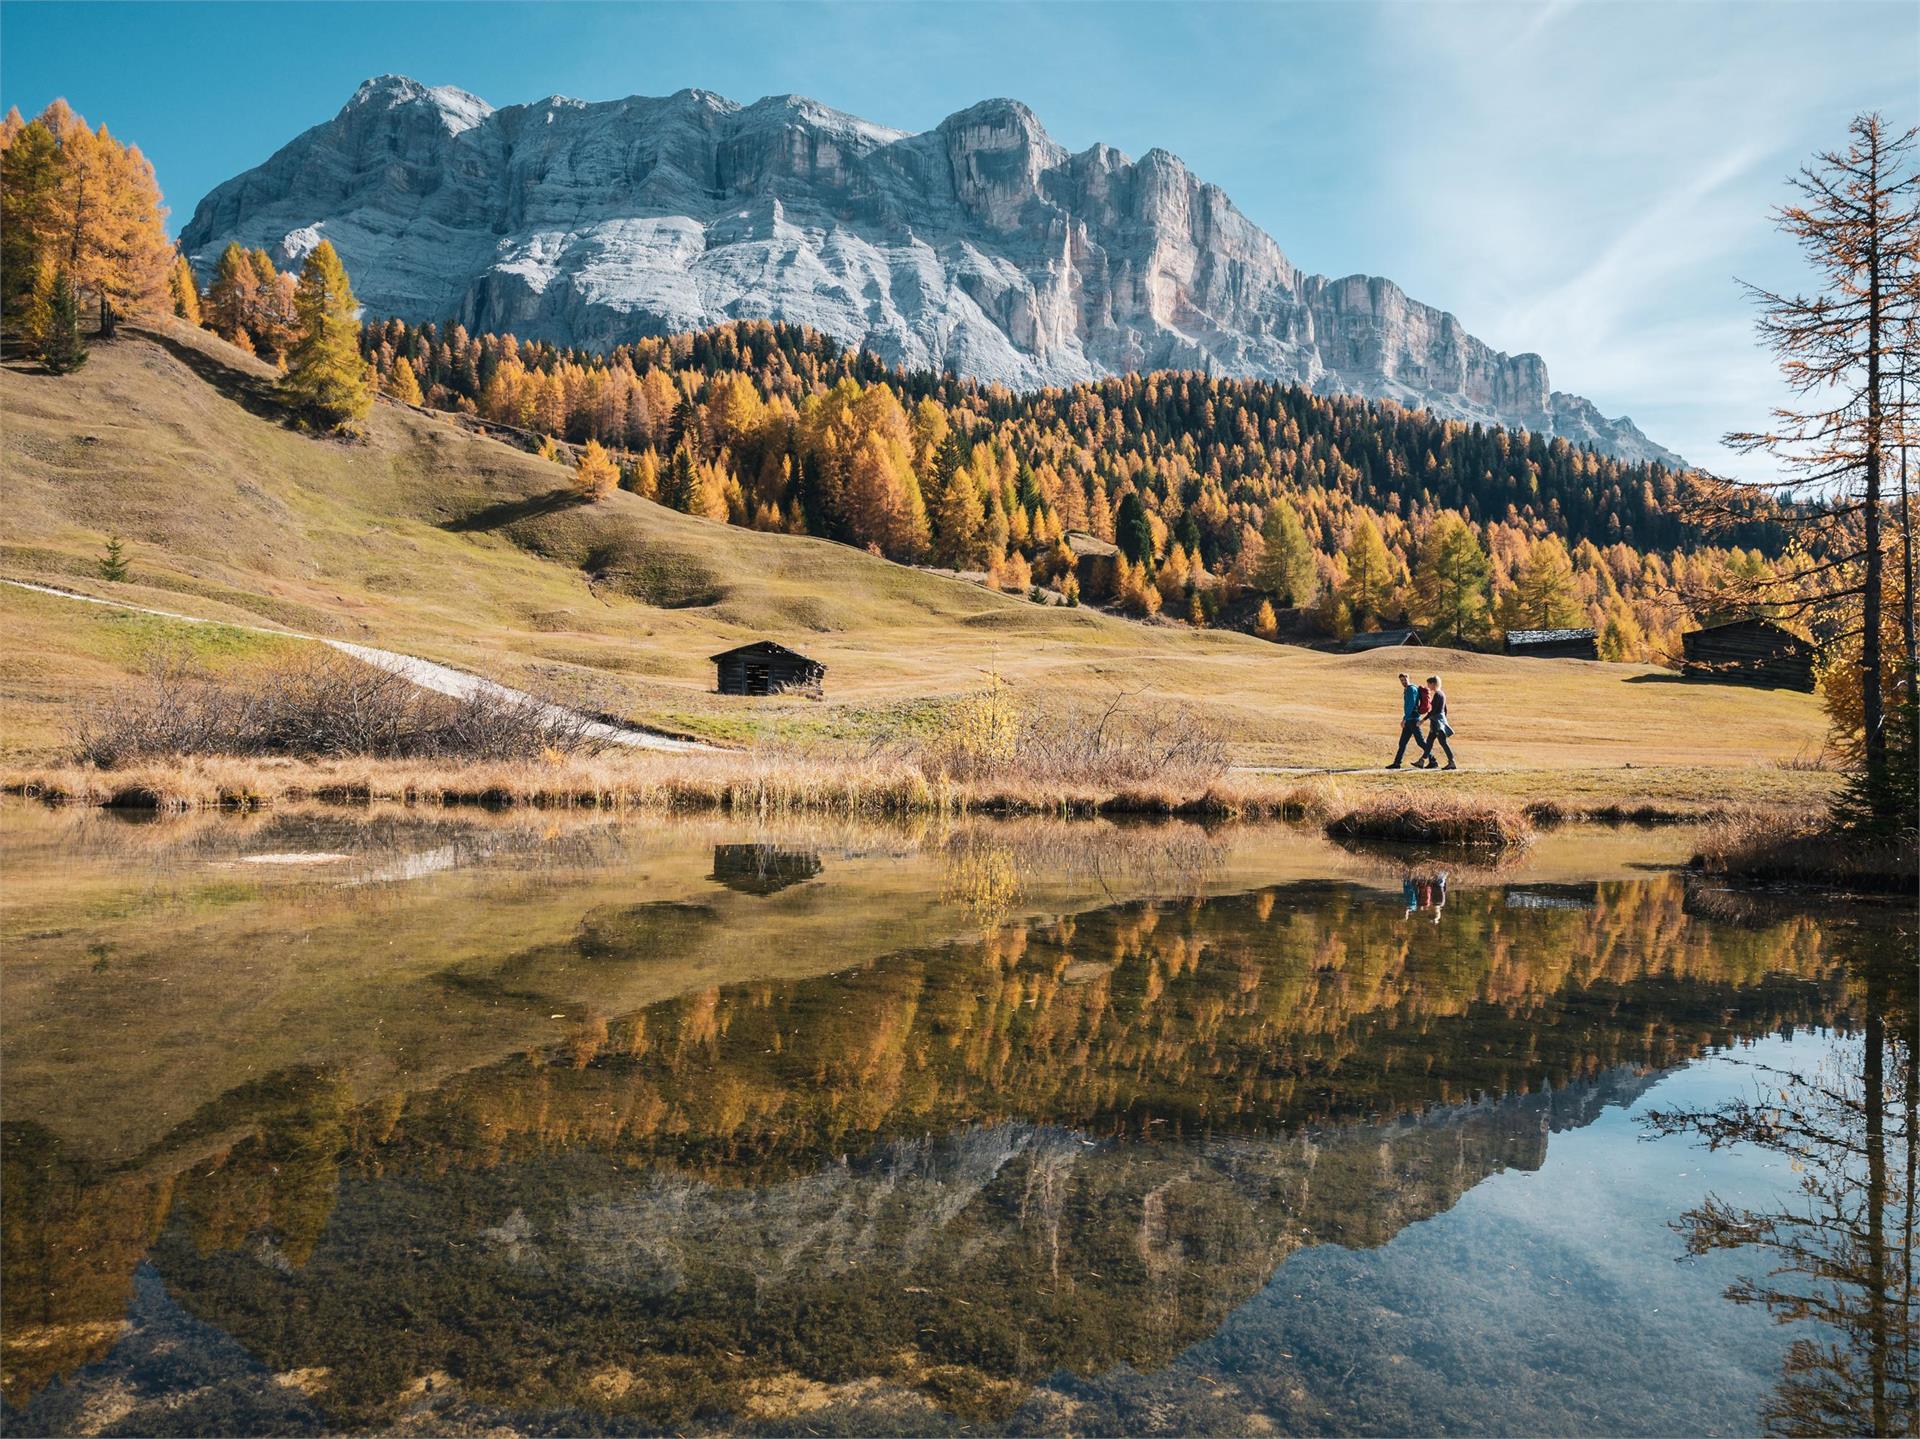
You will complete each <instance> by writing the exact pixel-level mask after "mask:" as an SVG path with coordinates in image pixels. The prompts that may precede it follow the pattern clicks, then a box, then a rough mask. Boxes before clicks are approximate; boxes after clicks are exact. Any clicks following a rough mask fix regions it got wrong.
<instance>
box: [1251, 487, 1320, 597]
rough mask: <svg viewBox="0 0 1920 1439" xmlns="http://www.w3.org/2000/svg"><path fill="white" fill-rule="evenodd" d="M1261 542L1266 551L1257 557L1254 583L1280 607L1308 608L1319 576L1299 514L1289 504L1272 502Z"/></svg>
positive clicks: (1278, 501) (1280, 500)
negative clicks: (1296, 606) (1258, 565)
mask: <svg viewBox="0 0 1920 1439" xmlns="http://www.w3.org/2000/svg"><path fill="white" fill-rule="evenodd" d="M1260 538H1261V540H1262V541H1264V542H1265V544H1266V550H1265V551H1264V552H1263V553H1262V555H1261V557H1260V568H1259V570H1258V572H1257V573H1256V575H1255V583H1256V584H1258V585H1259V586H1260V588H1261V589H1263V590H1265V591H1267V592H1268V593H1269V594H1271V595H1273V596H1274V597H1275V598H1276V599H1278V600H1279V601H1280V603H1281V604H1283V605H1305V604H1311V603H1312V602H1313V595H1314V591H1315V590H1316V589H1317V588H1319V584H1320V574H1319V570H1318V569H1317V568H1316V566H1315V565H1314V562H1313V543H1312V541H1310V540H1308V538H1307V532H1306V529H1305V527H1304V526H1303V525H1301V523H1300V512H1299V511H1298V510H1296V509H1294V507H1293V506H1292V504H1290V503H1289V502H1288V501H1286V500H1284V499H1275V500H1274V501H1273V502H1272V503H1271V504H1269V505H1268V506H1267V516H1266V520H1265V521H1264V523H1262V525H1261V527H1260Z"/></svg>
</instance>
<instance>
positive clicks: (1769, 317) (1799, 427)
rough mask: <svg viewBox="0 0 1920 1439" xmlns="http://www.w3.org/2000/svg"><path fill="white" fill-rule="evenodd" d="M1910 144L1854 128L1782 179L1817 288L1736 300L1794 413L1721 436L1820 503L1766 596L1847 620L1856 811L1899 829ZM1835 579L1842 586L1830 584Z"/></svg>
mask: <svg viewBox="0 0 1920 1439" xmlns="http://www.w3.org/2000/svg"><path fill="white" fill-rule="evenodd" d="M1915 134H1916V132H1915V131H1914V130H1908V131H1906V132H1904V133H1902V134H1899V135H1893V134H1890V133H1889V132H1888V130H1887V127H1886V122H1885V121H1884V120H1883V119H1882V118H1881V117H1880V116H1879V115H1877V114H1868V115H1861V116H1858V117H1857V118H1855V120H1854V121H1853V122H1852V124H1851V125H1849V126H1848V135H1849V140H1848V144H1847V148H1846V149H1845V150H1842V151H1830V152H1828V153H1825V154H1822V155H1820V156H1819V157H1818V158H1817V159H1816V160H1815V161H1814V162H1813V163H1812V164H1810V165H1807V166H1805V167H1803V168H1802V169H1801V171H1800V173H1799V174H1798V175H1796V176H1795V177H1794V178H1793V180H1792V182H1791V183H1792V185H1793V188H1794V190H1795V191H1796V193H1797V195H1798V199H1797V200H1796V201H1795V202H1794V203H1792V204H1788V205H1785V206H1782V207H1781V208H1780V209H1779V210H1778V211H1776V212H1775V218H1776V219H1777V221H1778V223H1779V226H1780V228H1781V229H1782V230H1783V231H1785V232H1786V233H1787V234H1789V235H1791V236H1793V238H1794V239H1795V240H1797V241H1798V242H1799V244H1800V248H1801V251H1802V253H1804V254H1805V256H1806V257H1807V259H1808V261H1809V262H1810V263H1811V265H1812V267H1813V269H1814V271H1815V273H1816V274H1817V275H1818V277H1819V288H1818V289H1817V290H1816V291H1815V292H1814V293H1812V294H1810V295H1801V294H1791V295H1790V294H1784V293H1779V292H1775V291H1772V290H1768V289H1764V288H1762V287H1760V286H1757V285H1749V286H1747V289H1748V291H1749V293H1750V294H1751V295H1752V296H1753V297H1754V299H1755V301H1756V302H1757V303H1758V305H1759V308H1760V320H1759V331H1760V336H1761V338H1762V339H1763V340H1764V341H1765V342H1766V344H1767V345H1768V346H1769V348H1771V349H1772V350H1773V351H1774V352H1775V354H1777V355H1778V356H1779V357H1780V369H1781V373H1782V374H1783V375H1784V376H1785V377H1786V381H1787V385H1788V387H1789V388H1790V389H1791V390H1792V392H1793V394H1794V397H1795V400H1796V402H1797V403H1795V404H1791V405H1786V406H1782V407H1780V408H1778V409H1776V410H1775V411H1774V413H1773V420H1772V423H1771V424H1770V425H1769V426H1768V427H1767V428H1766V429H1765V430H1757V431H1742V432H1737V433H1734V434H1731V435H1729V436H1727V443H1728V444H1729V445H1731V446H1732V447H1734V448H1735V449H1738V450H1741V451H1743V452H1747V453H1752V452H1756V451H1765V452H1767V453H1769V454H1771V455H1773V456H1774V458H1775V459H1776V460H1777V461H1778V462H1779V463H1780V465H1781V466H1782V468H1783V469H1784V470H1785V471H1786V472H1787V475H1788V477H1789V478H1788V480H1787V481H1786V483H1787V484H1791V485H1797V486H1799V487H1800V488H1801V490H1802V491H1803V492H1806V493H1810V494H1812V495H1815V496H1818V497H1820V498H1821V499H1823V500H1825V501H1826V502H1827V503H1824V504H1822V505H1820V506H1819V507H1818V517H1817V520H1816V521H1815V522H1816V523H1817V524H1818V525H1819V527H1820V537H1819V541H1818V542H1816V543H1814V544H1811V545H1808V546H1807V547H1806V550H1805V552H1806V553H1807V555H1808V556H1809V560H1808V562H1807V563H1804V564H1799V565H1795V566H1792V567H1790V568H1788V569H1787V570H1786V571H1785V572H1784V573H1782V574H1779V575H1778V576H1776V583H1774V584H1772V585H1770V586H1769V587H1768V593H1767V595H1766V596H1765V598H1766V599H1767V600H1768V601H1769V602H1771V603H1772V604H1774V605H1775V606H1778V607H1784V608H1785V609H1787V610H1789V611H1793V612H1802V613H1804V612H1806V611H1809V610H1815V611H1817V610H1820V609H1823V608H1829V607H1831V606H1832V605H1833V604H1834V602H1835V601H1836V600H1839V601H1841V602H1842V603H1844V604H1845V605H1846V606H1847V608H1848V609H1850V610H1852V611H1853V613H1852V614H1850V615H1848V616H1847V620H1846V622H1845V623H1844V624H1843V625H1842V626H1841V627H1840V628H1839V629H1838V630H1837V631H1836V633H1835V635H1834V640H1835V641H1836V642H1839V643H1845V641H1846V640H1847V638H1848V637H1852V638H1853V639H1854V640H1855V641H1856V642H1857V644H1858V652H1859V662H1858V669H1859V686H1860V726H1861V755H1862V760H1863V768H1864V771H1865V772H1864V774H1863V776H1862V781H1863V790H1864V793H1863V794H1862V796H1861V807H1862V808H1863V809H1864V810H1865V812H1866V817H1867V818H1868V819H1869V821H1870V822H1871V823H1873V824H1874V825H1876V826H1886V825H1889V824H1891V823H1893V822H1895V820H1896V819H1897V818H1898V817H1899V816H1900V815H1901V813H1902V812H1903V811H1904V813H1905V815H1906V816H1908V817H1909V819H1910V817H1911V815H1912V814H1913V811H1914V806H1915V799H1914V788H1915V787H1914V783H1913V776H1912V774H1906V775H1902V776H1899V777H1898V778H1897V780H1896V777H1895V776H1894V775H1893V773H1892V770H1891V766H1890V764H1889V759H1888V749H1887V734H1886V703H1885V691H1886V688H1887V685H1886V678H1887V676H1886V674H1885V655H1884V642H1885V637H1884V634H1883V621H1884V614H1885V606H1886V595H1885V590H1886V580H1885V560H1886V554H1885V551H1886V548H1887V546H1886V538H1885V534H1884V529H1883V526H1884V519H1885V517H1884V508H1885V464H1886V458H1887V451H1888V450H1889V448H1890V447H1891V445H1892V443H1893V442H1894V441H1895V439H1896V437H1897V436H1898V435H1900V434H1903V433H1905V432H1906V430H1907V429H1908V425H1907V423H1906V419H1907V417H1906V415H1905V408H1906V403H1907V402H1906V399H1905V397H1904V395H1903V394H1902V393H1901V392H1900V391H1899V390H1898V388H1897V382H1898V381H1899V380H1900V379H1902V378H1904V377H1906V376H1907V375H1908V374H1909V372H1910V371H1911V370H1912V369H1913V360H1914V357H1913V355H1912V353H1911V351H1910V348H1909V343H1908V342H1909V341H1910V338H1911V336H1912V334H1913V332H1914V325H1915V321H1916V318H1920V205H1917V204H1916V194H1917V193H1920V172H1916V170H1915V169H1914V167H1913V164H1912V159H1911V157H1912V152H1913V147H1914V141H1915ZM1855 535H1857V539H1856V538H1854V536H1855ZM1835 574H1838V575H1840V576H1841V577H1842V578H1843V583H1840V584H1838V585H1835V584H1834V583H1832V576H1834V575H1835ZM1910 678H1911V677H1910Z"/></svg>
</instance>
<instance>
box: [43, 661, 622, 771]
mask: <svg viewBox="0 0 1920 1439" xmlns="http://www.w3.org/2000/svg"><path fill="white" fill-rule="evenodd" d="M591 725H592V722H591V721H590V720H588V719H587V718H586V717H585V716H582V715H579V714H576V713H574V712H572V711H570V710H566V709H563V708H560V707H558V706H554V705H550V704H547V703H545V702H544V701H541V700H538V699H534V698H532V697H531V696H517V697H516V696H511V695H506V694H501V693H499V692H498V691H495V690H489V689H478V690H476V691H475V692H473V693H471V694H467V695H461V696H454V695H443V694H437V693H435V692H433V691H431V690H424V689H421V688H420V687H419V686H417V685H415V684H414V683H413V682H412V681H410V680H408V679H406V678H405V677H404V676H401V675H398V674H394V673H391V672H390V671H387V670H382V669H376V668H375V667H373V666H372V665H366V664H362V663H360V662H359V661H357V660H353V659H349V658H347V657H346V656H344V655H333V654H328V655H326V656H323V657H318V658H303V659H300V660H296V661H293V662H291V663H288V664H283V665H279V666H276V667H274V668H271V669H268V670H265V671H260V672H253V673H249V674H247V675H245V676H240V677H233V678H223V679H215V678H211V677H209V676H206V675H196V674H192V673H188V672H185V671H182V670H180V669H178V668H175V667H170V666H163V667H160V668H157V669H155V670H154V671H153V672H151V673H149V674H148V675H147V676H146V677H145V678H144V679H142V680H140V681H137V682H135V683H134V684H132V685H129V686H128V687H126V688H125V689H122V690H119V691H117V692H115V693H114V694H113V695H112V696H111V697H109V698H108V699H106V700H104V701H102V702H101V703H99V704H96V705H95V706H93V707H92V708H90V709H89V710H87V711H86V712H85V713H84V714H83V715H82V716H81V718H80V720H79V722H78V724H77V726H76V728H75V735H74V740H75V745H74V749H75V756H76V758H77V759H78V760H79V761H80V762H81V763H83V764H90V765H95V766H98V767H99V768H102V769H118V768H123V767H125V766H127V765H129V764H132V763H134V762H137V761H140V760H153V759H161V758H168V757H179V756H188V755H227V756H235V757H264V756H276V755H286V756H301V757H328V756H345V755H366V756H370V757H376V758H382V759H467V760H504V759H529V758H533V757H536V756H541V755H555V756H565V755H573V754H581V753H590V752H592V751H594V750H596V749H598V748H600V747H601V744H602V742H601V741H600V740H598V739H596V738H595V737H594V736H593V735H592V734H591V733H590V730H591Z"/></svg>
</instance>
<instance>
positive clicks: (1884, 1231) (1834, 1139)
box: [1646, 929, 1920, 1435]
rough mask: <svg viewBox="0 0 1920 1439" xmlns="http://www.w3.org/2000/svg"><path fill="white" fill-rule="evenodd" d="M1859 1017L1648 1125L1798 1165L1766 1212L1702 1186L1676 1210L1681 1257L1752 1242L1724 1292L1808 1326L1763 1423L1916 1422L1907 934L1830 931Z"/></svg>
mask: <svg viewBox="0 0 1920 1439" xmlns="http://www.w3.org/2000/svg"><path fill="white" fill-rule="evenodd" d="M1834 933H1835V937H1836V938H1841V936H1842V935H1844V938H1841V948H1842V950H1843V953H1845V954H1846V957H1847V959H1848V962H1849V967H1850V968H1851V969H1852V971H1853V973H1854V976H1855V978H1854V984H1853V989H1854V992H1855V995H1856V997H1857V998H1858V1000H1859V1002H1860V1007H1861V1010H1862V1011H1863V1018H1862V1020H1861V1022H1860V1023H1859V1025H1858V1026H1857V1029H1856V1031H1855V1032H1854V1033H1853V1034H1851V1035H1849V1036H1847V1037H1846V1038H1844V1039H1842V1040H1840V1041H1838V1042H1837V1044H1836V1046H1835V1050H1834V1053H1833V1056H1832V1058H1831V1059H1830V1060H1829V1061H1828V1062H1827V1063H1825V1064H1823V1065H1821V1066H1819V1067H1818V1068H1816V1069H1814V1070H1812V1071H1810V1072H1806V1073H1799V1074H1796V1073H1792V1072H1789V1071H1781V1070H1775V1069H1772V1068H1769V1067H1765V1066H1762V1067H1760V1069H1759V1072H1758V1083H1757V1084H1756V1087H1755V1093H1754V1094H1753V1096H1752V1097H1751V1098H1744V1099H1738V1100H1734V1101H1731V1102H1729V1103H1726V1104H1723V1105H1720V1106H1718V1107H1716V1108H1712V1109H1705V1110H1656V1111H1653V1112H1652V1113H1650V1114H1649V1115H1648V1116H1647V1121H1646V1122H1647V1126H1648V1130H1649V1132H1650V1134H1652V1135H1654V1136H1662V1135H1673V1134H1685V1133H1690V1134H1693V1135H1696V1136H1697V1137H1698V1138H1699V1139H1700V1140H1701V1141H1702V1142H1703V1143H1705V1145H1706V1146H1707V1147H1708V1148H1709V1149H1714V1150H1719V1149H1724V1148H1728V1147H1731V1146H1735V1145H1748V1146H1753V1147H1756V1148H1758V1149H1761V1150H1764V1151H1766V1152H1768V1153H1771V1154H1775V1155H1778V1156H1780V1157H1781V1158H1783V1159H1784V1160H1786V1161H1787V1163H1788V1164H1789V1165H1790V1167H1791V1169H1792V1171H1793V1173H1794V1174H1796V1175H1797V1176H1798V1184H1797V1187H1796V1190H1795V1193H1794V1198H1793V1199H1792V1200H1791V1201H1789V1202H1788V1203H1785V1204H1783V1205H1782V1206H1781V1207H1780V1208H1779V1209H1777V1210H1773V1211H1762V1210H1755V1209H1747V1208H1743V1207H1741V1206H1739V1205H1735V1204H1730V1203H1727V1202H1726V1201H1724V1200H1722V1199H1721V1198H1720V1197H1719V1196H1717V1195H1714V1194H1711V1193H1710V1194H1708V1195H1707V1197H1706V1198H1705V1199H1704V1200H1703V1201H1702V1202H1701V1203H1700V1204H1699V1205H1698V1206H1696V1207H1695V1208H1693V1209H1690V1210H1688V1211H1687V1212H1686V1213H1685V1214H1683V1215H1681V1217H1680V1218H1679V1220H1678V1221H1676V1223H1675V1225H1674V1228H1675V1229H1676V1230H1677V1231H1678V1232H1679V1234H1680V1235H1681V1236H1682V1237H1683V1238H1684V1239H1685V1241H1686V1247H1687V1252H1688V1254H1689V1255H1695V1256H1697V1255H1703V1254H1707V1253H1709V1252H1711V1251H1714V1250H1721V1249H1725V1250H1740V1249H1751V1250H1754V1251H1756V1252H1757V1253H1758V1254H1759V1255H1763V1256H1764V1257H1765V1262H1766V1264H1767V1266H1768V1267H1767V1268H1766V1269H1765V1271H1764V1273H1760V1274H1749V1275H1747V1276H1744V1277H1742V1278H1741V1279H1740V1280H1738V1281H1737V1282H1736V1283H1734V1284H1733V1285H1732V1286H1730V1287H1729V1288H1728V1290H1727V1291H1726V1294H1727V1298H1728V1299H1730V1300H1732V1301H1733V1302H1734V1303H1736V1304H1759V1305H1764V1306H1765V1307H1766V1308H1767V1309H1768V1310H1769V1311H1770V1312H1771V1313H1772V1314H1773V1316H1774V1317H1775V1319H1776V1320H1777V1321H1778V1322H1780V1323H1782V1324H1801V1325H1808V1326H1815V1327H1813V1328H1811V1329H1810V1331H1809V1332H1805V1333H1802V1334H1801V1335H1799V1336H1798V1337H1797V1338H1795V1340H1794V1341H1793V1343H1792V1344H1791V1345H1790V1346H1789V1348H1788V1350H1787V1354H1786V1357H1785V1359H1784V1361H1783V1363H1782V1372H1781V1377H1780V1381H1779V1383H1778V1384H1777V1385H1776V1386H1775V1389H1774V1393H1773V1397H1772V1398H1771V1399H1770V1400H1769V1401H1768V1402H1767V1403H1766V1404H1765V1405H1764V1406H1763V1407H1762V1410H1761V1416H1760V1417H1761V1422H1762V1423H1763V1425H1764V1426H1765V1428H1766V1430H1767V1431H1768V1432H1769V1433H1774V1434H1792V1435H1822V1434H1897V1435H1911V1434H1916V1433H1920V1394H1917V1393H1916V1379H1917V1378H1920V1370H1916V1365H1915V1339H1916V1323H1915V1321H1916V1313H1915V1293H1914V1282H1913V1280H1914V1273H1913V1265H1914V1259H1913V1245H1914V1237H1915V1236H1914V1228H1915V1213H1914V1204H1915V1153H1916V1146H1915V1131H1916V1110H1917V1109H1920V1070H1917V1069H1916V1063H1917V1061H1916V1047H1917V1046H1916V1037H1917V1036H1916V1011H1915V1007H1914V997H1915V996H1914V988H1915V971H1914V963H1913V939H1914V936H1913V934H1912V932H1911V931H1910V930H1905V929H1903V930H1901V931H1897V932H1896V933H1894V934H1893V935H1892V936H1885V935H1874V934H1870V933H1865V932H1862V931H1853V932H1851V933H1847V932H1845V931H1835V932H1834Z"/></svg>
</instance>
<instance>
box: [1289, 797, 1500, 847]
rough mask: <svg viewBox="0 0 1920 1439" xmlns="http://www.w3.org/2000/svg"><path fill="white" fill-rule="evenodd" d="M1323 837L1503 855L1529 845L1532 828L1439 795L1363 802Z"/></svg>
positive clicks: (1478, 804)
mask: <svg viewBox="0 0 1920 1439" xmlns="http://www.w3.org/2000/svg"><path fill="white" fill-rule="evenodd" d="M1327 833H1328V835H1329V836H1331V837H1332V838H1334V839H1360V840H1368V839H1374V840H1381V839H1384V840H1399V841H1404V842H1407V843H1412V844H1444V845H1468V846H1472V847H1475V848H1482V849H1507V848H1510V847H1513V846H1517V845H1525V844H1529V843H1531V842H1532V840H1533V826H1532V824H1530V823H1529V822H1528V820H1527V816H1526V813H1525V812H1524V811H1523V810H1521V809H1519V808H1517V807H1516V806H1513V805H1507V804H1499V803H1495V802H1493V801H1489V800H1479V799H1454V798H1450V797H1448V796H1445V795H1434V796H1421V797H1419V798H1411V797H1407V798H1381V799H1373V800H1368V801H1367V802H1366V803H1365V804H1362V805H1361V806H1360V807H1359V808H1358V809H1352V810H1349V811H1347V813H1345V814H1343V815H1341V816H1339V817H1338V818H1337V819H1334V820H1331V821H1330V822H1329V823H1328V824H1327Z"/></svg>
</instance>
